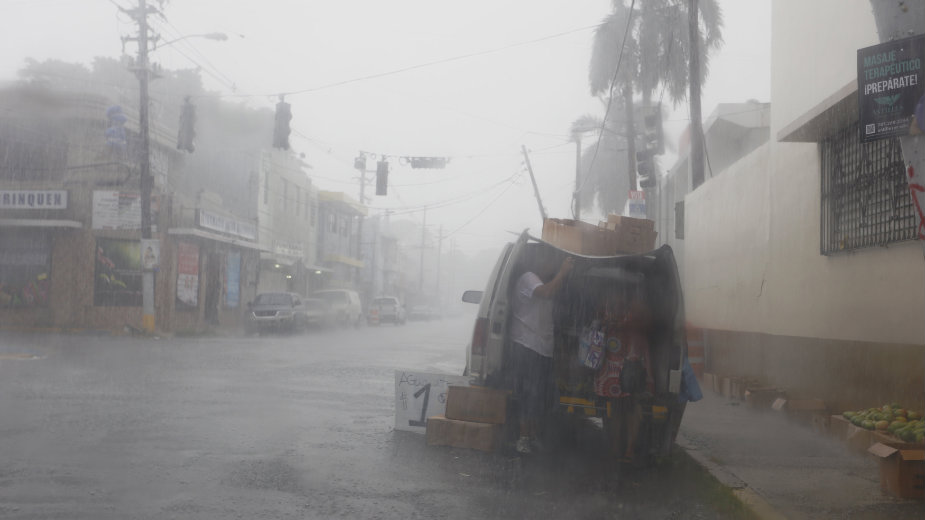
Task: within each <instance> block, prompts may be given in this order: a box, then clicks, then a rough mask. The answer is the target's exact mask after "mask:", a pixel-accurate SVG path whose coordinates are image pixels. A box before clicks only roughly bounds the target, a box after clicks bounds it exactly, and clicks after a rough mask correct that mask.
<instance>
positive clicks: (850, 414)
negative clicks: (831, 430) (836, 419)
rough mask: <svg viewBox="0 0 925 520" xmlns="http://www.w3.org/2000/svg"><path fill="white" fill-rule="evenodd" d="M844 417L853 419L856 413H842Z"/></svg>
mask: <svg viewBox="0 0 925 520" xmlns="http://www.w3.org/2000/svg"><path fill="white" fill-rule="evenodd" d="M842 417H844V418H845V419H851V418H852V417H854V412H842Z"/></svg>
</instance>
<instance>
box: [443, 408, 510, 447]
mask: <svg viewBox="0 0 925 520" xmlns="http://www.w3.org/2000/svg"><path fill="white" fill-rule="evenodd" d="M501 428H502V426H501V425H500V424H489V423H479V422H472V421H456V420H453V419H447V418H446V417H445V416H443V415H435V416H433V417H428V418H427V444H428V445H429V446H452V447H454V448H470V449H473V450H481V451H494V450H496V449H497V448H498V446H499V444H500V442H501Z"/></svg>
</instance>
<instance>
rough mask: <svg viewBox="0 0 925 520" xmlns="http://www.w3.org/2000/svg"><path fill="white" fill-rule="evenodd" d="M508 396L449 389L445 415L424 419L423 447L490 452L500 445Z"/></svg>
mask: <svg viewBox="0 0 925 520" xmlns="http://www.w3.org/2000/svg"><path fill="white" fill-rule="evenodd" d="M509 396H510V392H508V391H505V390H495V389H492V388H486V387H481V386H450V387H449V390H448V392H447V396H446V412H445V413H444V415H435V416H433V417H429V418H428V419H427V444H429V445H431V446H453V447H456V448H471V449H475V450H481V451H494V450H496V449H497V448H498V446H499V445H500V444H501V434H502V428H503V425H504V422H505V419H506V418H507V401H508V397H509Z"/></svg>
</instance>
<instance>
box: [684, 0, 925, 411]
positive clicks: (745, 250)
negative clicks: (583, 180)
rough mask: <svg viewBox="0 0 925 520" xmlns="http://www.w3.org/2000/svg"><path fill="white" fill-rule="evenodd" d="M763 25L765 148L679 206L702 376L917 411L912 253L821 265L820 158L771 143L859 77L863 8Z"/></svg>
mask: <svg viewBox="0 0 925 520" xmlns="http://www.w3.org/2000/svg"><path fill="white" fill-rule="evenodd" d="M772 15H773V20H772V27H773V37H772V65H771V66H772V71H771V72H772V73H771V78H772V89H771V95H772V97H771V140H770V142H769V143H768V144H767V145H766V146H764V147H762V148H760V149H759V150H756V151H755V152H754V153H752V154H750V155H749V156H747V157H746V158H744V159H743V160H741V161H740V162H739V163H738V164H736V165H734V166H733V167H732V168H731V169H730V170H727V171H726V172H724V173H723V175H721V176H718V177H714V178H711V179H708V180H707V182H706V183H704V184H703V185H702V186H700V187H699V188H698V189H697V190H695V191H694V192H692V193H691V194H689V195H688V196H687V197H686V199H685V212H686V219H685V220H686V221H685V257H684V263H683V266H682V270H683V272H684V276H683V283H684V291H685V298H686V304H687V314H688V316H689V318H690V321H692V322H693V323H695V324H697V325H699V326H702V327H704V328H706V329H708V331H707V332H708V333H707V346H708V355H707V368H708V370H713V371H715V372H717V373H720V374H727V375H742V376H754V377H757V378H759V379H762V380H764V381H765V382H767V383H770V384H774V385H778V386H780V387H782V388H785V389H787V390H789V391H791V392H792V393H795V394H801V395H805V396H809V395H812V396H815V397H823V398H825V399H827V400H828V401H829V402H830V403H833V405H834V406H836V407H837V406H841V407H849V406H866V405H868V403H870V404H869V405H870V406H873V405H876V404H880V403H882V402H884V401H891V400H892V401H899V402H903V403H908V405H909V406H918V407H921V406H922V405H923V396H922V392H921V388H922V386H923V374H922V372H923V366H925V348H923V338H925V328H923V320H922V316H923V314H925V291H923V290H922V288H923V287H925V265H923V261H922V249H921V248H922V246H921V244H918V243H913V242H909V243H900V244H893V245H890V246H888V247H882V248H869V249H863V250H859V251H856V252H853V253H846V254H837V255H832V256H823V255H821V254H820V246H819V238H820V211H821V204H820V178H821V163H820V155H819V147H818V145H817V144H816V143H790V142H779V141H777V135H778V132H779V130H780V129H781V128H783V127H786V126H787V125H790V124H791V123H792V122H793V121H794V120H796V119H798V118H799V117H801V116H803V114H805V113H806V112H808V111H810V110H812V109H813V108H814V107H816V106H817V105H818V104H819V103H820V102H822V101H823V100H824V99H826V98H828V97H829V96H831V95H832V94H834V93H835V92H836V91H837V90H839V89H841V88H842V87H844V86H845V85H846V84H848V83H849V82H851V81H853V80H854V79H855V78H856V50H857V49H858V48H862V47H866V46H869V45H873V44H875V43H877V42H878V39H877V36H876V31H875V26H874V19H873V15H872V13H871V9H870V5H869V2H868V0H850V1H843V0H822V1H816V2H802V1H799V0H777V1H775V2H774V3H773V11H772ZM833 19H837V20H838V23H831V21H832V20H833Z"/></svg>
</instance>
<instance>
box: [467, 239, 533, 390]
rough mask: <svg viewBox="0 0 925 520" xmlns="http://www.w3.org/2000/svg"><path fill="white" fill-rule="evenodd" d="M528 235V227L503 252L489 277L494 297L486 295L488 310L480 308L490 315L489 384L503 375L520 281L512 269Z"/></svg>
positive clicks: (485, 368)
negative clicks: (513, 295) (513, 297)
mask: <svg viewBox="0 0 925 520" xmlns="http://www.w3.org/2000/svg"><path fill="white" fill-rule="evenodd" d="M528 239H529V235H528V234H527V232H526V231H525V232H524V233H522V234H521V235H520V237H519V238H518V239H517V241H515V242H514V243H513V244H511V245H510V247H509V248H508V249H507V250H506V251H505V253H506V254H503V255H502V256H501V259H499V263H498V265H497V266H495V269H496V270H497V273H496V275H495V276H494V277H493V279H491V280H490V281H489V283H490V284H491V286H489V287H486V295H487V294H488V291H491V293H490V297H489V298H488V301H487V302H486V299H485V297H483V299H482V305H483V307H484V308H485V309H486V312H485V313H484V314H483V313H482V312H481V311H482V309H481V308H480V309H479V311H480V312H479V316H480V317H481V316H485V317H486V318H487V323H486V324H485V325H486V327H487V330H486V341H485V350H484V358H483V360H482V362H483V365H482V371H481V373H480V378H481V379H482V380H485V381H488V382H489V384H490V383H491V382H492V381H494V380H496V379H499V378H501V369H502V359H503V355H504V346H505V343H506V342H507V337H508V334H507V329H508V325H509V323H510V320H509V319H508V318H509V315H510V309H511V301H510V300H511V298H510V293H511V285H512V284H514V283H516V282H517V281H516V280H512V279H511V278H512V274H513V273H512V272H513V270H514V267H515V266H516V265H517V262H518V260H519V259H520V257H521V255H522V254H523V251H524V249H525V247H526V244H527V240H528ZM485 306H487V307H485Z"/></svg>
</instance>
